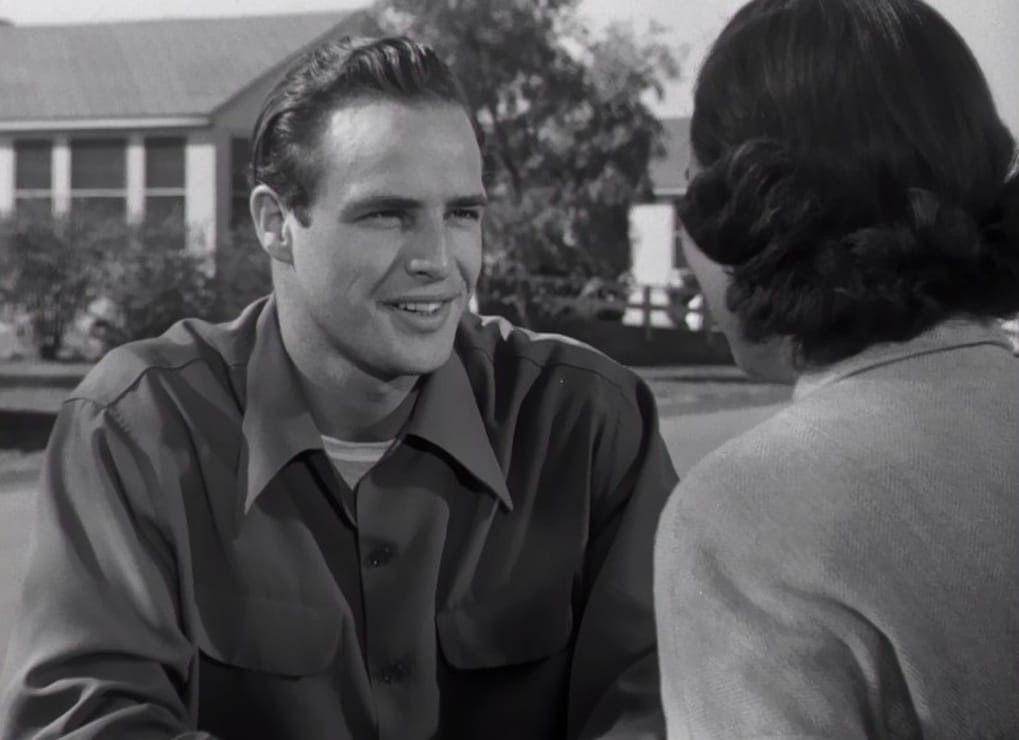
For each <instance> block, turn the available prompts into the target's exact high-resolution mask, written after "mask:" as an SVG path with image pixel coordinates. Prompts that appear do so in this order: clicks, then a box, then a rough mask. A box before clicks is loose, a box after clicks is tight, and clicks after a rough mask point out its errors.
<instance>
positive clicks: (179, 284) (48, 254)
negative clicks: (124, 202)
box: [0, 215, 271, 360]
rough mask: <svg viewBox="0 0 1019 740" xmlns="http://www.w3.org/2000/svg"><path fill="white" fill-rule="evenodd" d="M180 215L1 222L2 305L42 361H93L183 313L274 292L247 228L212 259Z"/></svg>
mask: <svg viewBox="0 0 1019 740" xmlns="http://www.w3.org/2000/svg"><path fill="white" fill-rule="evenodd" d="M195 234H196V232H194V231H191V230H189V229H187V228H186V227H185V225H184V224H183V223H182V222H181V221H180V220H179V219H170V220H167V221H162V222H147V223H144V224H141V225H129V224H126V223H124V222H121V221H116V220H110V219H88V218H80V217H79V218H75V219H66V218H53V217H50V216H39V215H34V216H19V217H14V218H10V219H7V220H6V221H3V222H2V223H0V271H2V272H0V302H2V303H3V304H4V306H5V308H6V310H7V312H8V313H10V314H16V315H24V316H26V317H27V321H28V323H29V324H30V326H31V330H32V336H33V342H34V344H35V346H36V349H37V351H38V353H39V356H40V357H41V358H42V359H47V360H50V359H77V358H83V357H84V358H86V359H94V357H96V356H97V355H99V354H101V353H102V352H105V351H107V350H109V349H111V348H113V347H115V346H117V345H119V344H122V343H124V342H128V341H132V340H135V339H140V338H143V337H150V336H155V335H158V334H160V333H162V332H164V331H165V330H166V329H168V328H169V327H170V326H171V325H172V324H173V323H174V322H176V321H178V320H179V319H182V318H188V317H197V318H204V319H207V320H210V321H224V320H228V319H231V318H233V317H234V316H236V315H237V313H239V312H240V310H241V309H242V308H243V307H244V306H246V305H247V304H248V303H250V302H251V301H253V300H255V299H256V298H259V297H261V296H263V295H265V294H267V293H268V292H269V291H270V290H271V279H270V274H269V264H268V257H267V256H266V255H265V253H264V252H263V251H262V250H261V248H260V247H259V246H258V244H257V241H256V240H255V238H254V233H253V231H252V229H251V228H250V227H246V228H243V229H238V230H236V231H235V232H233V233H231V234H229V235H227V236H226V237H225V238H222V239H221V240H220V243H219V244H218V245H217V249H216V252H215V254H214V255H210V254H209V253H208V251H207V250H206V249H204V248H203V245H202V244H201V243H200V242H198V241H197V238H196V236H195Z"/></svg>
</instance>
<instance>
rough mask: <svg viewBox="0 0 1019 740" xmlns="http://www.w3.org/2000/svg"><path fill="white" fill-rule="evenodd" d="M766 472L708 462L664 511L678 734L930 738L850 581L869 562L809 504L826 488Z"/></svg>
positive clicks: (673, 723)
mask: <svg viewBox="0 0 1019 740" xmlns="http://www.w3.org/2000/svg"><path fill="white" fill-rule="evenodd" d="M719 460H721V458H719ZM729 462H732V461H729ZM766 481H767V476H766V475H754V473H753V471H752V470H751V471H747V470H739V469H738V468H737V469H735V470H734V469H733V467H731V466H723V465H721V464H715V465H711V466H708V467H706V468H705V467H702V466H696V467H695V468H694V469H693V470H691V472H690V475H689V477H688V478H687V479H686V480H685V481H684V482H683V483H682V484H681V485H679V486H678V488H677V489H676V491H675V492H674V494H673V495H672V498H671V499H670V501H669V503H668V505H667V506H666V508H665V511H664V512H663V514H662V518H661V525H660V528H659V531H658V535H657V541H656V546H655V571H654V581H655V605H656V616H657V628H658V640H659V650H660V661H661V674H662V696H663V703H664V708H665V715H666V724H667V728H668V736H669V738H670V740H672V739H676V740H682V739H684V738H725V739H726V740H739V739H740V738H765V737H766V738H788V739H790V740H791V739H792V738H797V739H802V738H846V739H847V740H851V739H852V738H867V737H918V736H919V727H918V726H916V724H915V715H913V714H912V705H911V703H910V700H909V692H908V689H907V687H906V684H905V681H904V679H903V678H902V673H901V671H900V668H899V664H898V661H897V658H896V656H895V652H894V649H893V648H892V647H891V645H890V643H889V642H888V640H887V639H886V638H885V637H884V635H883V634H882V633H881V632H880V630H878V629H877V628H876V627H875V626H874V625H873V624H872V623H871V621H870V620H869V619H868V618H867V617H866V616H865V615H864V614H863V613H862V610H861V609H860V608H858V607H859V605H856V607H854V605H853V603H852V596H851V595H850V594H851V593H852V587H851V585H847V582H848V581H852V579H853V578H854V577H855V576H854V575H853V574H854V573H855V574H857V575H861V576H862V577H866V576H865V575H864V574H863V573H862V571H861V565H862V564H863V562H865V559H864V560H861V561H859V564H857V565H854V564H853V562H852V560H851V559H847V558H845V557H844V555H843V553H844V552H852V548H853V543H852V537H851V535H849V534H847V533H846V532H845V531H844V529H845V528H844V527H842V530H843V531H839V530H837V529H836V530H832V531H829V528H828V526H827V525H826V524H825V523H824V519H825V518H824V517H823V516H820V517H814V515H813V514H811V513H810V512H811V511H817V510H820V509H823V506H824V505H823V503H819V501H818V499H821V498H822V497H821V496H815V499H814V500H813V501H805V500H804V499H803V496H804V493H805V492H804V491H803V490H802V489H803V486H799V487H797V486H795V485H793V484H792V483H790V487H789V490H791V491H792V490H794V489H795V492H794V493H793V494H792V495H789V496H785V495H779V494H776V495H775V496H769V491H768V485H767V483H766ZM774 499H780V501H777V502H776V501H774ZM783 502H784V503H783ZM794 502H798V503H795V504H794ZM794 508H795V510H794ZM803 512H807V513H803ZM840 563H841V564H840ZM863 567H865V566H863Z"/></svg>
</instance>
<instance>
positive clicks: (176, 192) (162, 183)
mask: <svg viewBox="0 0 1019 740" xmlns="http://www.w3.org/2000/svg"><path fill="white" fill-rule="evenodd" d="M184 148H185V141H184V139H183V138H182V137H160V138H149V139H146V140H145V220H146V221H147V222H149V223H150V224H167V225H172V226H173V227H175V228H179V229H183V228H184V225H185V222H184V219H185V215H184V213H185V211H184V187H185V173H184Z"/></svg>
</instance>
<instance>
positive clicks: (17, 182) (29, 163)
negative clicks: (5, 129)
mask: <svg viewBox="0 0 1019 740" xmlns="http://www.w3.org/2000/svg"><path fill="white" fill-rule="evenodd" d="M52 156H53V145H52V143H51V142H49V141H45V140H43V141H17V142H15V143H14V162H15V165H14V187H15V189H17V190H49V189H50V181H51V180H50V178H51V176H52V170H51V169H50V159H51V157H52Z"/></svg>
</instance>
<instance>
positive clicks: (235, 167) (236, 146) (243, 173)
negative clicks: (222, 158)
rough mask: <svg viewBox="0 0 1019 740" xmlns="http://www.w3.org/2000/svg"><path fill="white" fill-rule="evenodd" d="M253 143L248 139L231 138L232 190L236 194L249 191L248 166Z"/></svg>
mask: <svg viewBox="0 0 1019 740" xmlns="http://www.w3.org/2000/svg"><path fill="white" fill-rule="evenodd" d="M250 149H251V144H250V142H249V141H248V140H247V139H231V140H230V171H231V172H232V173H233V180H232V183H233V184H232V185H231V191H232V192H233V193H235V194H240V193H245V194H247V192H248V166H249V164H250V161H249V160H250V156H251V153H250Z"/></svg>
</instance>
